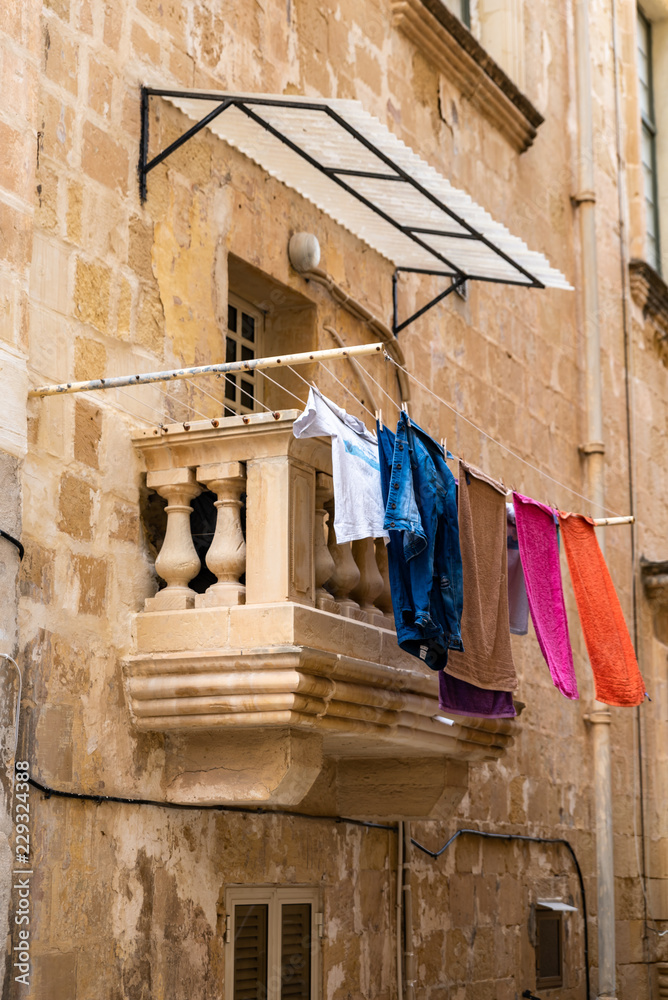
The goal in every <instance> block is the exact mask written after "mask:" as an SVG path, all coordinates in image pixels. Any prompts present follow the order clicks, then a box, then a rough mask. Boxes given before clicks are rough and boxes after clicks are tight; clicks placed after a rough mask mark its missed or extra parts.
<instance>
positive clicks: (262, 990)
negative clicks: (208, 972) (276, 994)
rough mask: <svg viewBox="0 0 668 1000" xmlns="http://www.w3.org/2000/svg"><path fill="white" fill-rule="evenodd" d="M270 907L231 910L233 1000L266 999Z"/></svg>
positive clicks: (258, 906) (238, 907)
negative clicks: (232, 922)
mask: <svg viewBox="0 0 668 1000" xmlns="http://www.w3.org/2000/svg"><path fill="white" fill-rule="evenodd" d="M268 927H269V907H268V906H267V905H266V904H264V905H262V904H260V905H257V904H256V905H250V906H243V905H242V906H235V908H234V1000H263V998H264V997H266V996H267V932H268Z"/></svg>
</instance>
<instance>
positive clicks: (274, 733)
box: [124, 410, 513, 816]
mask: <svg viewBox="0 0 668 1000" xmlns="http://www.w3.org/2000/svg"><path fill="white" fill-rule="evenodd" d="M298 412H299V411H297V410H289V411H285V412H283V413H282V414H278V415H276V416H274V415H272V414H269V413H267V414H257V415H253V416H250V417H248V416H247V417H226V418H222V419H220V420H218V421H198V422H193V423H191V424H188V425H182V424H174V425H170V426H168V427H163V428H162V430H161V431H153V432H151V431H144V432H142V433H141V434H139V435H138V436H137V437H135V438H134V445H135V447H136V448H137V449H138V451H139V452H141V454H142V456H143V458H144V461H145V464H146V469H147V486H148V487H149V489H152V490H155V491H156V492H157V493H159V494H160V496H162V497H163V498H164V499H165V500H166V501H167V506H166V508H165V510H166V514H167V529H166V533H165V536H164V542H163V544H162V548H161V550H160V553H159V555H158V558H157V560H156V570H157V572H158V574H159V575H160V577H161V578H162V579H163V580H164V581H165V582H166V584H167V585H166V586H165V587H164V589H162V590H159V591H158V592H157V594H156V595H155V596H154V597H150V598H148V599H147V600H146V602H145V608H144V610H143V611H141V612H140V613H139V614H137V615H136V617H135V623H134V652H133V654H132V655H131V656H129V657H128V658H127V659H126V661H125V664H124V667H125V676H126V684H127V692H128V697H129V702H130V709H131V712H132V717H133V721H134V724H135V726H136V727H137V729H139V730H142V731H148V732H157V733H161V734H163V741H164V748H165V766H164V776H163V781H164V793H165V796H166V797H167V798H169V799H171V800H173V801H183V802H186V801H187V802H202V803H230V804H241V803H244V804H249V803H250V804H256V805H257V806H261V805H266V806H269V807H277V808H281V807H283V808H288V807H294V806H296V805H297V804H299V805H300V808H309V809H312V810H313V811H315V812H318V811H323V812H336V813H345V814H348V815H361V814H364V815H367V816H368V815H379V816H388V815H414V816H423V815H428V814H431V815H439V814H446V813H447V812H448V810H449V809H450V808H451V807H452V805H453V803H455V802H456V801H458V799H459V798H460V797H461V796H462V795H463V793H464V791H465V790H466V779H467V768H468V762H471V761H484V760H494V759H495V758H498V757H499V756H501V755H502V754H503V752H504V750H505V748H506V747H507V746H508V745H509V744H510V743H511V742H512V737H511V735H510V733H511V731H512V725H513V724H512V723H511V722H509V721H491V720H489V721H488V720H474V719H455V720H454V721H453V723H452V724H449V723H448V722H447V721H443V720H442V719H441V718H439V705H438V695H437V678H436V675H435V674H433V673H432V672H431V671H430V670H429V669H428V668H427V667H425V666H423V665H422V664H421V663H420V662H419V661H418V660H417V659H415V658H414V657H411V656H408V655H407V654H405V653H404V652H403V651H402V650H401V649H400V648H399V647H398V645H397V642H396V635H395V633H394V625H393V619H392V610H391V600H390V592H389V581H388V574H387V556H386V552H385V546H384V544H383V543H381V542H376V543H375V542H374V541H373V539H365V540H363V541H359V542H354V543H353V544H352V545H350V544H348V545H338V544H337V543H336V538H335V535H334V531H333V529H332V527H331V522H332V520H333V517H332V514H333V484H332V467H331V449H330V443H329V439H326V438H312V439H303V440H297V439H296V438H295V437H294V435H293V433H292V424H293V421H294V420H295V418H296V417H297V416H298ZM205 489H206V490H209V491H211V492H212V493H213V494H215V495H216V496H217V500H216V501H215V507H216V508H217V514H216V522H215V532H214V534H213V538H212V542H211V545H210V547H209V549H208V552H207V553H206V563H207V566H208V568H209V570H210V571H211V572H212V574H213V577H212V579H215V580H216V582H214V583H212V584H211V586H210V587H209V588H208V589H207V590H206V591H205V592H204V593H195V592H194V590H192V589H191V588H190V587H189V583H190V582H191V581H192V580H193V578H194V577H195V576H196V574H197V573H198V571H199V568H200V560H199V558H198V556H197V553H196V551H195V548H194V545H193V540H192V537H191V527H190V513H191V507H190V503H191V501H192V500H193V498H194V497H195V496H197V495H198V494H199V493H200V492H201V491H202V490H205ZM244 504H245V532H244V531H243V516H242V515H243V513H244V511H242V507H243V506H244Z"/></svg>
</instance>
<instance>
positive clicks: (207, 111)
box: [139, 87, 571, 333]
mask: <svg viewBox="0 0 668 1000" xmlns="http://www.w3.org/2000/svg"><path fill="white" fill-rule="evenodd" d="M151 97H163V98H165V99H166V100H168V101H170V102H171V103H172V104H173V105H175V106H176V107H177V108H178V109H179V110H180V111H182V112H183V113H184V114H185V115H187V116H188V117H189V118H191V119H192V120H193V121H194V122H195V124H194V125H193V126H192V127H191V128H189V129H188V130H187V131H186V132H184V133H183V135H182V136H181V137H180V138H179V139H177V140H176V141H175V142H173V143H171V145H170V146H168V147H167V148H166V149H164V150H162V152H160V153H158V154H157V155H156V156H154V157H153V158H151V159H149V157H148V149H149V100H150V98H151ZM206 126H208V127H209V128H210V129H211V131H212V132H214V133H215V134H216V135H217V136H218V137H219V138H221V139H223V140H224V141H225V142H226V143H228V144H229V145H231V146H234V147H235V148H236V149H238V150H240V151H241V152H242V153H244V154H245V155H246V156H248V157H249V158H250V159H252V160H253V161H255V162H256V163H257V164H259V166H261V167H262V168H263V169H264V170H265V171H266V172H267V173H268V174H270V175H271V176H272V177H276V178H277V179H278V180H280V181H282V182H283V183H284V184H286V185H288V186H289V187H291V188H293V189H294V190H295V191H297V192H298V193H299V194H300V195H303V196H304V197H305V198H307V199H308V200H309V201H311V202H312V203H313V204H314V205H316V206H317V207H318V208H319V209H321V210H322V211H323V212H326V213H327V215H329V216H330V217H331V218H332V219H334V220H335V221H336V222H338V223H339V224H340V225H342V226H344V227H345V228H346V229H347V230H349V231H350V232H351V233H353V234H354V235H355V236H357V237H359V238H360V239H362V240H364V242H365V243H367V244H368V246H370V247H371V248H372V249H374V250H376V251H377V252H378V253H380V254H382V255H383V256H384V257H386V258H387V259H388V260H390V261H391V262H392V263H393V264H394V265H395V268H396V269H397V271H409V272H414V273H423V274H434V275H443V276H445V277H450V278H451V279H452V283H451V285H450V286H449V287H448V289H447V290H446V292H445V293H442V295H440V296H438V297H437V299H435V300H434V303H435V302H436V301H438V300H440V299H441V298H442V297H443V296H444V295H445V294H447V293H448V292H450V291H451V290H452V289H453V288H454V287H457V286H459V285H461V284H463V283H464V282H465V281H492V282H500V283H502V284H509V285H525V286H527V287H530V288H563V289H570V288H571V286H570V285H569V283H568V282H567V281H566V279H565V278H564V276H563V275H562V274H561V273H560V272H559V271H557V270H556V269H554V268H553V267H551V266H550V263H549V261H548V260H547V259H546V258H545V257H544V256H543V255H542V254H540V253H537V252H536V251H533V250H529V249H528V247H527V246H526V244H525V243H524V242H523V241H522V240H521V239H519V237H517V236H513V235H512V234H511V233H510V232H509V231H508V230H507V229H506V227H505V226H503V225H501V223H499V222H496V221H495V220H494V219H492V217H491V216H490V215H489V214H488V213H487V212H486V211H485V210H484V209H483V208H481V207H480V206H479V205H477V204H476V203H475V202H474V201H473V200H472V199H471V198H470V197H469V196H468V195H467V194H466V193H465V192H463V191H460V190H458V189H457V188H455V187H453V186H452V185H451V184H450V182H449V181H448V180H447V179H446V178H445V177H443V176H442V175H441V174H439V172H438V171H437V170H435V169H434V168H433V167H431V166H430V165H429V164H428V163H426V162H425V160H423V159H422V158H421V157H420V156H418V155H417V153H415V152H413V150H412V149H410V148H409V147H408V146H406V145H405V144H404V143H403V142H402V141H401V140H400V139H398V138H397V136H395V135H394V134H393V133H392V132H390V130H389V129H388V128H387V127H386V126H385V125H383V124H382V122H380V121H379V120H378V119H377V118H374V117H373V116H372V115H370V114H368V113H367V112H366V111H365V110H364V109H363V107H362V106H361V104H360V103H359V102H358V101H349V100H329V99H324V98H306V97H296V96H285V95H261V94H227V93H199V92H193V91H182V90H162V89H156V88H150V87H145V88H142V135H141V145H140V162H139V180H140V193H141V197H142V200H143V199H144V198H145V197H146V179H147V175H148V174H149V173H150V171H151V170H153V168H154V167H156V166H157V165H158V164H159V163H162V162H163V160H165V159H166V158H167V157H168V156H169V155H170V153H172V152H174V150H176V149H178V148H179V147H180V146H181V145H183V143H184V142H187V141H188V140H189V139H190V138H191V137H192V136H194V135H195V134H196V133H197V132H199V131H200V129H202V128H204V127H206ZM432 304H433V303H432ZM423 311H424V310H420V315H421V314H422V312H423ZM416 317H417V314H415V316H413V317H411V320H412V319H414V318H416ZM409 321H410V320H409ZM409 321H407V322H409ZM405 325H407V324H406V323H403V324H401V325H400V326H399V325H398V324H397V322H396V308H395V323H394V329H395V333H396V332H398V330H399V329H401V328H402V327H403V326H405Z"/></svg>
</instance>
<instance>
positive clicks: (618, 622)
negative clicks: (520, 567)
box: [559, 511, 645, 706]
mask: <svg viewBox="0 0 668 1000" xmlns="http://www.w3.org/2000/svg"><path fill="white" fill-rule="evenodd" d="M559 523H560V525H561V530H562V534H563V538H564V548H565V549H566V558H567V559H568V568H569V570H570V573H571V580H572V581H573V590H574V591H575V600H576V602H577V606H578V613H579V615H580V623H581V625H582V631H583V633H584V639H585V643H586V646H587V652H588V653H589V662H590V663H591V669H592V671H593V673H594V681H595V684H596V697H597V698H598V700H599V701H602V702H604V703H605V704H606V705H628V706H633V705H640V704H641V702H642V701H643V698H644V696H645V684H644V682H643V679H642V677H641V675H640V669H639V668H638V661H637V660H636V655H635V652H634V649H633V643H632V642H631V637H630V635H629V631H628V628H627V627H626V621H625V620H624V613H623V611H622V608H621V605H620V603H619V598H618V597H617V592H616V591H615V585H614V583H613V582H612V578H611V576H610V572H609V570H608V567H607V565H606V562H605V559H604V558H603V553H602V552H601V549H600V547H599V544H598V540H597V538H596V533H595V531H594V525H593V523H592V521H591V519H589V518H586V517H583V516H582V515H581V514H566V513H564V512H563V511H561V512H560V514H559Z"/></svg>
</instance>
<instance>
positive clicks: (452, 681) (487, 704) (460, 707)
mask: <svg viewBox="0 0 668 1000" xmlns="http://www.w3.org/2000/svg"><path fill="white" fill-rule="evenodd" d="M438 703H439V705H440V706H441V708H443V709H445V710H446V711H447V712H449V713H450V714H451V715H468V716H469V717H470V718H478V719H480V718H482V719H512V718H514V717H515V716H516V715H517V712H516V711H515V705H514V704H513V696H512V694H511V693H510V691H489V690H486V689H484V688H479V687H476V686H475V685H474V684H467V682H466V681H462V680H460V679H459V678H458V677H451V676H450V675H449V673H448V671H447V670H442V671H441V672H440V674H439V675H438Z"/></svg>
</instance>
